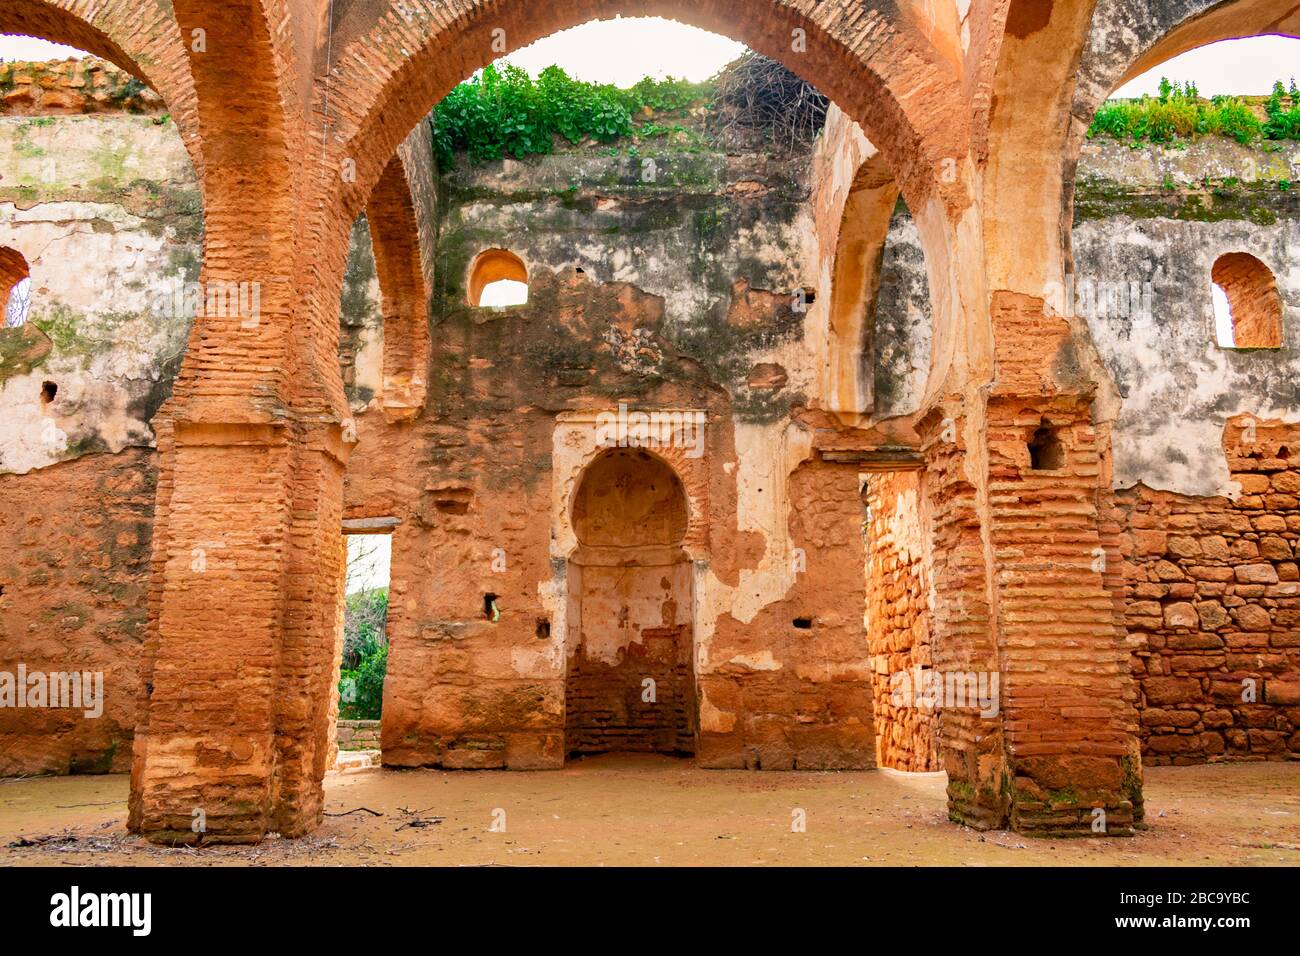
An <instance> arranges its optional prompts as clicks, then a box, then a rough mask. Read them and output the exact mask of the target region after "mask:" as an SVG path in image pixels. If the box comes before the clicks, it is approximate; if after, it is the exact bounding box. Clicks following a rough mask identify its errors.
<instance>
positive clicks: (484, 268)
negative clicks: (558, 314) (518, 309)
mask: <svg viewBox="0 0 1300 956" xmlns="http://www.w3.org/2000/svg"><path fill="white" fill-rule="evenodd" d="M527 302H528V268H527V267H526V266H525V265H524V261H523V260H522V259H520V258H519V257H518V256H517V255H515V254H514V253H513V252H508V251H507V250H505V249H486V250H484V251H483V252H480V253H479V254H478V257H477V258H476V259H475V260H474V264H473V265H472V266H471V267H470V270H469V304H470V305H477V306H483V307H491V308H503V307H505V306H508V305H525V304H527Z"/></svg>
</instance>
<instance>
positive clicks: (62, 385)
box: [0, 61, 203, 774]
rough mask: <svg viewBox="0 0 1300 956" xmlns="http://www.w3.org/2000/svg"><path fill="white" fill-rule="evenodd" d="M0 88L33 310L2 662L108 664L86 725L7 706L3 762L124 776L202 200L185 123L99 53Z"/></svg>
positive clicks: (77, 666)
mask: <svg viewBox="0 0 1300 956" xmlns="http://www.w3.org/2000/svg"><path fill="white" fill-rule="evenodd" d="M0 93H3V96H2V97H0V100H2V102H0V246H4V247H10V248H13V249H16V250H17V251H19V252H20V253H21V254H22V255H23V256H24V258H25V259H26V260H27V262H28V264H29V267H30V270H31V279H32V282H31V309H30V313H29V316H28V321H27V323H26V324H25V325H23V326H21V327H19V328H14V329H4V330H0V539H2V540H3V541H4V549H3V553H2V554H0V670H3V671H6V672H9V673H16V672H17V668H18V666H19V665H20V664H22V665H25V666H26V668H27V670H28V672H29V673H30V672H38V671H39V672H43V673H50V672H68V671H78V672H85V673H90V674H96V673H102V674H103V691H104V707H103V714H102V715H101V716H98V717H94V718H85V717H83V716H82V714H79V713H77V712H75V711H71V710H66V709H46V710H31V709H29V710H26V711H19V710H11V709H5V710H3V711H0V753H3V755H4V759H3V760H2V761H0V773H3V774H19V773H68V772H107V771H123V770H126V769H127V768H128V767H129V765H130V759H131V756H130V755H131V740H132V735H133V733H134V730H135V726H136V709H137V703H138V694H139V667H140V663H139V660H140V649H141V646H142V644H143V641H144V637H145V635H144V630H145V617H146V613H145V594H146V591H147V586H148V574H149V561H150V546H151V541H152V536H153V515H154V492H155V485H156V482H157V472H156V462H155V452H154V450H153V441H154V435H153V429H152V426H151V421H152V419H153V417H154V415H155V413H156V412H157V410H158V407H159V405H160V404H161V403H162V402H163V400H164V399H165V398H166V397H167V395H168V394H169V393H170V390H171V385H172V379H173V376H174V375H175V373H176V370H177V368H178V367H179V360H180V356H181V354H182V350H183V349H184V347H185V340H186V335H187V332H188V329H189V325H190V321H191V316H192V313H189V312H187V311H186V310H185V308H184V307H183V305H184V300H183V299H181V300H180V304H181V308H177V303H178V300H177V299H176V298H175V297H174V296H173V295H172V293H173V292H175V291H178V290H180V289H182V287H183V284H184V283H185V282H189V281H192V280H196V279H197V278H198V263H199V261H200V255H201V246H202V230H203V222H202V210H201V205H200V201H199V195H198V189H197V185H196V182H195V179H194V175H193V170H192V167H191V165H190V161H189V157H188V154H187V153H186V150H185V148H184V146H183V145H182V143H181V139H180V137H179V135H178V134H177V131H176V128H175V126H174V125H173V124H172V122H171V121H170V120H169V119H168V118H166V117H165V116H164V115H163V114H162V113H161V112H159V105H160V104H159V101H158V98H157V97H156V96H154V95H153V94H151V93H150V92H149V91H148V90H145V89H143V88H142V87H141V85H140V84H139V82H138V81H135V80H133V79H131V78H129V77H126V76H125V75H124V74H121V73H120V72H118V71H115V70H113V69H112V68H105V67H104V66H103V65H102V64H99V63H98V62H96V61H86V62H83V63H72V64H68V63H63V64H17V65H15V64H3V65H0ZM136 110H140V111H144V112H142V113H141V112H133V111H136ZM50 113H52V114H54V115H45V114H50ZM46 383H49V385H48V386H47V385H46ZM51 390H52V391H53V392H54V395H53V399H52V400H49V401H47V400H46V397H48V394H49V391H51Z"/></svg>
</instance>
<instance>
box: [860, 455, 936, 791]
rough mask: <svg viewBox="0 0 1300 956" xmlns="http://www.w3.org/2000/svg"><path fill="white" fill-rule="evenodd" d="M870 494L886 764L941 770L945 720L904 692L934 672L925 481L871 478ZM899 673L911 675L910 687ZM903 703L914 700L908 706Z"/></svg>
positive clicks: (870, 598)
mask: <svg viewBox="0 0 1300 956" xmlns="http://www.w3.org/2000/svg"><path fill="white" fill-rule="evenodd" d="M863 490H864V498H865V501H866V505H867V515H868V517H867V522H866V529H865V530H866V537H867V572H866V595H867V639H868V641H869V643H870V646H871V659H872V664H873V684H874V698H875V718H876V749H877V753H878V756H879V760H880V765H881V766H882V767H893V768H894V769H895V770H912V771H929V770H938V769H940V764H939V747H938V741H937V734H938V714H937V712H936V711H932V710H926V709H923V708H921V707H917V706H915V701H914V699H912V698H911V696H910V695H908V694H906V693H904V692H903V689H904V687H916V686H918V681H917V678H916V677H915V676H913V675H915V674H917V673H918V671H928V670H930V669H931V667H932V666H933V659H932V657H931V654H930V618H929V615H928V614H927V612H926V600H927V598H928V592H929V584H928V576H927V574H928V572H927V569H926V560H925V550H926V543H925V538H924V527H925V526H924V523H923V518H922V513H921V481H920V475H919V473H917V472H894V473H889V474H877V475H868V476H867V480H866V485H865V487H864V489H863ZM897 675H907V676H906V681H908V682H910V683H907V684H905V683H904V680H903V679H902V678H900V677H899V676H897ZM921 679H922V680H924V678H921ZM920 686H923V685H920ZM895 691H899V694H897V695H895V694H894V692H895ZM899 701H910V702H909V703H906V704H902V705H900V703H899Z"/></svg>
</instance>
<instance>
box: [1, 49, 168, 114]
mask: <svg viewBox="0 0 1300 956" xmlns="http://www.w3.org/2000/svg"><path fill="white" fill-rule="evenodd" d="M165 110H166V106H165V105H164V103H163V100H162V97H160V96H159V95H158V94H157V93H155V92H154V91H153V90H151V89H149V87H147V86H145V85H144V84H143V83H141V82H140V81H139V80H137V79H136V78H135V77H133V76H131V74H129V73H126V72H123V71H122V70H119V69H117V68H116V67H114V66H112V65H110V64H108V63H105V62H103V61H102V60H95V59H83V60H63V61H61V62H60V61H57V60H53V61H50V62H49V63H0V116H53V115H58V114H69V113H73V114H75V113H162V112H164V111H165Z"/></svg>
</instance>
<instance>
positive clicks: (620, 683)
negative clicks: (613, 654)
mask: <svg viewBox="0 0 1300 956" xmlns="http://www.w3.org/2000/svg"><path fill="white" fill-rule="evenodd" d="M683 649H685V651H686V657H687V658H688V659H686V660H683V659H682V658H683V654H682V651H683ZM689 655H690V628H688V627H685V626H679V627H675V628H647V629H645V630H643V631H642V632H641V639H640V641H638V642H637V643H634V644H630V645H628V648H627V652H626V653H625V654H624V655H623V657H622V658H621V659H620V660H619V661H618V663H617V664H614V665H611V664H606V663H603V662H602V661H599V660H592V659H590V658H588V657H587V656H586V655H585V654H583V653H582V652H581V651H579V653H578V654H577V655H575V657H574V658H573V660H571V661H570V662H569V670H568V675H567V677H566V679H565V684H564V688H565V690H564V698H565V699H564V704H565V714H566V719H565V728H564V735H565V744H564V746H565V750H566V751H567V752H568V753H570V754H575V753H604V752H606V751H617V750H622V751H644V752H649V753H670V754H680V753H694V752H695V717H694V711H695V674H694V672H693V670H692V668H691V662H690V660H689ZM647 679H649V680H653V681H654V685H653V688H654V699H653V700H647V699H646V693H645V690H644V686H645V685H644V684H643V682H644V681H645V680H647Z"/></svg>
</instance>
